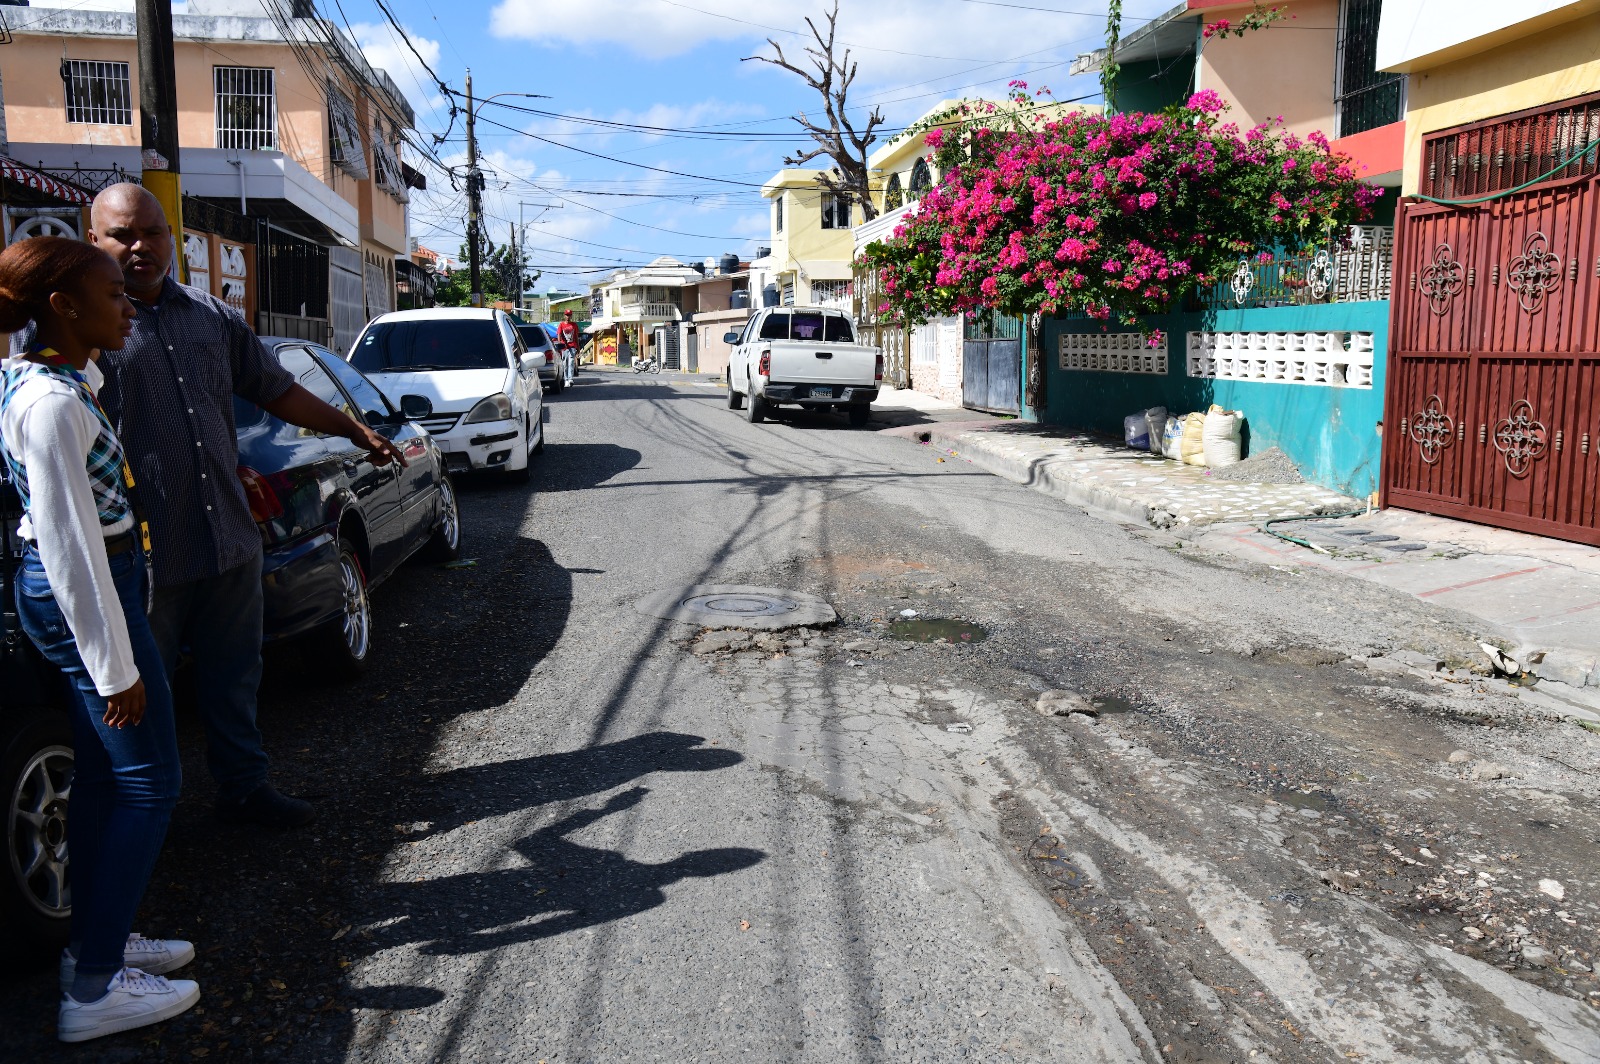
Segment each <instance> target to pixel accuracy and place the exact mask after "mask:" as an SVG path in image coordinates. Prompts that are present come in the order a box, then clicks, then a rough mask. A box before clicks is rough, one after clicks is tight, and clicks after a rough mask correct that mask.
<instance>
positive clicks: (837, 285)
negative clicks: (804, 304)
mask: <svg viewBox="0 0 1600 1064" xmlns="http://www.w3.org/2000/svg"><path fill="white" fill-rule="evenodd" d="M811 302H812V303H813V304H815V305H817V306H819V307H838V308H840V309H841V310H849V309H850V282H849V281H812V282H811Z"/></svg>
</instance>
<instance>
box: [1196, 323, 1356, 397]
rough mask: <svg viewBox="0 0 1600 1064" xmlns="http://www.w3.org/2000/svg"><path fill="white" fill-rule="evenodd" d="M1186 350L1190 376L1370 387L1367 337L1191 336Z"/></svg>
mask: <svg viewBox="0 0 1600 1064" xmlns="http://www.w3.org/2000/svg"><path fill="white" fill-rule="evenodd" d="M1187 347H1188V373H1189V376H1191V377H1211V378H1214V379H1216V380H1229V381H1261V382H1262V383H1263V384H1320V385H1324V386H1332V387H1339V388H1371V387H1372V363H1373V358H1374V355H1375V349H1374V345H1373V337H1372V333H1369V332H1214V333H1213V332H1192V333H1189V334H1188V343H1187Z"/></svg>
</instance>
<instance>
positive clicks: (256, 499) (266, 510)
mask: <svg viewBox="0 0 1600 1064" xmlns="http://www.w3.org/2000/svg"><path fill="white" fill-rule="evenodd" d="M286 479H287V478H286V477H285V476H284V474H282V473H278V474H274V475H272V476H267V475H265V474H262V473H257V472H256V471H255V470H254V469H251V468H250V467H249V466H240V467H239V483H240V484H243V485H244V497H245V499H246V500H248V501H249V503H250V516H251V517H252V518H254V519H255V520H256V523H258V524H266V523H268V522H269V521H276V520H277V519H278V518H280V517H282V516H283V500H282V499H280V498H278V492H277V489H276V488H275V487H274V486H273V481H278V483H279V486H284V485H285V484H286Z"/></svg>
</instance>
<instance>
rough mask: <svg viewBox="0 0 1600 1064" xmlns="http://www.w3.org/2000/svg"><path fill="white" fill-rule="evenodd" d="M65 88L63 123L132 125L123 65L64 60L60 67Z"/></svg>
mask: <svg viewBox="0 0 1600 1064" xmlns="http://www.w3.org/2000/svg"><path fill="white" fill-rule="evenodd" d="M61 80H62V82H63V83H64V84H65V85H66V89H67V92H66V97H67V121H68V122H92V123H99V124H102V125H112V126H131V125H133V87H132V85H131V84H130V83H129V81H128V64H127V63H103V62H100V61H99V60H93V59H66V60H63V61H62V63H61Z"/></svg>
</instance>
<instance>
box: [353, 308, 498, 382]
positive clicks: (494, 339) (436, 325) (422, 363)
mask: <svg viewBox="0 0 1600 1064" xmlns="http://www.w3.org/2000/svg"><path fill="white" fill-rule="evenodd" d="M350 364H351V365H352V366H354V367H355V368H356V369H359V370H360V371H361V372H363V373H383V372H386V371H387V372H394V371H405V370H428V369H505V368H506V366H507V365H508V363H507V361H506V345H505V340H504V339H503V338H502V337H501V334H500V330H499V328H498V327H497V326H496V325H495V323H494V320H493V319H491V318H422V319H413V320H401V321H377V322H373V323H372V324H371V325H370V326H368V327H367V331H366V333H365V334H363V335H362V337H361V340H360V342H359V343H357V344H356V347H355V350H354V351H352V352H350Z"/></svg>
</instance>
